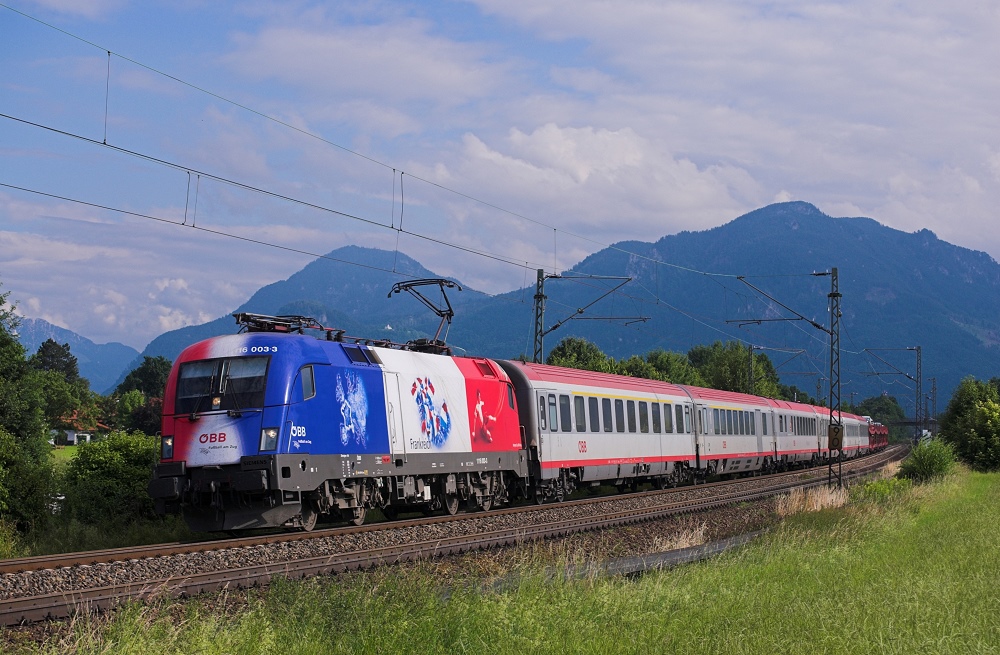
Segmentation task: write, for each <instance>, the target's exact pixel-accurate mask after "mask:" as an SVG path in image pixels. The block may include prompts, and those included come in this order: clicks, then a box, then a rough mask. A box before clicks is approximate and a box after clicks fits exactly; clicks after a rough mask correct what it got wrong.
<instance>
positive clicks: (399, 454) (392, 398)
mask: <svg viewBox="0 0 1000 655" xmlns="http://www.w3.org/2000/svg"><path fill="white" fill-rule="evenodd" d="M383 379H384V380H385V411H386V422H387V423H388V429H389V448H390V450H391V451H392V458H393V459H396V460H399V459H401V460H403V461H404V462H405V461H406V435H404V434H403V416H402V404H401V403H400V400H399V373H390V372H385V373H384V377H383Z"/></svg>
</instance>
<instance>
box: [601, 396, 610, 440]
mask: <svg viewBox="0 0 1000 655" xmlns="http://www.w3.org/2000/svg"><path fill="white" fill-rule="evenodd" d="M601 416H602V417H603V419H604V431H605V432H611V429H612V428H611V399H610V398H601Z"/></svg>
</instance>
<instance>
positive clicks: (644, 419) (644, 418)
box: [639, 400, 649, 432]
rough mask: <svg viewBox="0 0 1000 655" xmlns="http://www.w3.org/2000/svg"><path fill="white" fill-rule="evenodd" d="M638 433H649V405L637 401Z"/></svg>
mask: <svg viewBox="0 0 1000 655" xmlns="http://www.w3.org/2000/svg"><path fill="white" fill-rule="evenodd" d="M639 432H649V403H647V402H643V401H641V400H640V401H639Z"/></svg>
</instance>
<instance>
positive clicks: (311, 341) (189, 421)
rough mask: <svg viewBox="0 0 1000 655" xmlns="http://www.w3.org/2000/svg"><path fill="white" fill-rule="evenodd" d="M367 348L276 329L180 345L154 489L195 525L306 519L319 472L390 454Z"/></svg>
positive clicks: (341, 471) (376, 372)
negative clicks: (169, 447) (167, 447)
mask: <svg viewBox="0 0 1000 655" xmlns="http://www.w3.org/2000/svg"><path fill="white" fill-rule="evenodd" d="M369 352H370V351H367V349H366V348H363V347H360V346H355V345H348V344H342V343H339V342H332V341H320V340H317V339H315V338H312V337H310V336H304V335H297V334H274V333H251V334H243V335H235V336H230V337H218V338H216V339H209V340H207V341H205V342H201V343H199V344H195V345H194V346H192V347H190V348H188V349H186V350H185V351H184V353H182V354H181V356H180V357H179V358H178V361H177V362H176V363H175V365H174V371H173V372H172V374H171V379H170V383H168V389H167V390H166V394H165V396H166V397H165V402H164V409H165V410H168V412H167V413H166V414H165V416H164V421H163V434H164V435H165V436H164V439H165V440H166V439H167V438H168V437H169V441H170V443H171V444H173V445H175V446H176V451H175V452H176V455H171V456H167V453H166V452H164V453H163V455H164V456H163V457H162V460H163V461H161V463H160V464H159V465H158V466H157V468H156V471H155V473H154V478H153V480H152V481H151V482H150V486H149V491H150V494H151V495H152V496H153V497H154V499H156V500H157V502H158V505H160V507H161V508H162V509H164V510H166V509H168V508H171V507H172V508H175V509H176V508H179V509H180V510H181V511H182V512H183V514H184V516H185V519H186V520H187V522H188V523H189V525H191V527H192V528H193V529H196V530H207V531H212V530H236V529H248V528H254V527H260V526H265V525H281V524H287V523H291V524H293V525H294V524H295V523H296V522H298V521H301V520H303V519H302V517H301V516H300V514H301V513H302V511H303V510H302V508H303V504H304V503H303V501H304V500H305V498H306V496H307V494H311V493H314V491H315V490H316V489H317V488H319V487H320V486H321V485H322V484H323V483H324V481H325V480H327V479H328V478H342V477H350V476H351V475H352V474H353V471H354V467H356V466H357V464H358V463H360V462H361V461H362V456H365V455H368V456H369V457H368V458H367V459H368V460H371V461H376V460H377V461H383V459H384V461H386V462H387V461H388V459H389V457H388V455H389V436H388V429H387V423H386V413H385V391H384V387H383V374H382V369H381V367H380V366H379V365H378V363H377V360H376V359H375V357H374V356H373V355H368V354H366V353H369ZM254 385H257V386H259V385H263V389H262V390H261V389H257V388H256V387H255V386H254ZM261 392H262V393H261ZM170 409H172V410H173V411H172V412H171V411H169V410H170ZM372 455H377V457H371V456H372ZM169 460H173V461H169Z"/></svg>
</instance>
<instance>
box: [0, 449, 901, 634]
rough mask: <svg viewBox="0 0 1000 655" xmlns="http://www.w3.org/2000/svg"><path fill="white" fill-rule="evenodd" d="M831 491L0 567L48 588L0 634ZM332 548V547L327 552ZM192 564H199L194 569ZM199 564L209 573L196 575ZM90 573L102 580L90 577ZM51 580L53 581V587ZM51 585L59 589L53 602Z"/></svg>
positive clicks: (585, 509)
mask: <svg viewBox="0 0 1000 655" xmlns="http://www.w3.org/2000/svg"><path fill="white" fill-rule="evenodd" d="M904 452H905V451H904V450H903V449H901V448H890V449H888V450H886V451H885V452H883V453H879V454H876V455H871V456H868V457H866V458H862V459H859V460H853V461H852V462H849V463H845V467H844V468H845V471H844V473H845V478H847V479H850V478H856V477H858V476H861V475H866V474H867V473H870V472H871V471H873V470H876V469H878V468H881V467H882V466H884V465H885V464H886V463H887V462H888V461H890V460H892V459H898V458H899V457H901V456H902V455H903V453H904ZM826 483H827V476H826V470H825V468H816V469H810V470H806V471H796V472H792V473H786V474H780V475H774V476H767V477H757V478H743V479H738V480H733V481H726V482H719V483H712V484H707V485H697V486H693V487H681V488H677V489H672V490H665V491H649V492H640V493H633V494H625V495H621V496H604V497H595V498H584V499H580V500H574V501H567V502H564V503H558V504H551V505H543V506H537V507H527V506H524V507H513V508H505V509H500V510H495V511H492V512H489V513H473V514H465V515H458V516H439V517H430V518H421V519H411V520H404V521H394V522H392V523H383V524H375V525H369V526H361V527H341V528H332V529H328V530H317V531H315V532H309V533H290V534H287V533H286V534H276V535H264V536H254V537H245V538H237V539H222V540H217V541H210V542H199V543H192V544H165V545H158V546H147V547H137V548H126V549H115V550H107V551H91V552H88V553H73V554H68V555H60V556H46V557H34V558H24V559H18V560H7V561H5V562H3V563H0V573H2V574H3V579H5V580H6V581H7V582H11V581H15V580H16V579H18V576H22V577H23V579H24V580H26V583H25V586H30V585H29V583H35V582H37V581H35V580H33V578H38V579H39V580H41V583H39V584H38V588H34V587H33V588H32V589H31V590H29V591H28V592H27V593H22V594H20V595H18V594H13V595H11V594H9V593H8V594H7V595H8V597H7V598H4V599H3V600H0V624H3V625H17V624H22V623H27V622H35V621H42V620H46V619H54V618H62V617H66V616H70V615H72V614H73V613H75V612H79V611H93V610H106V609H109V608H112V607H114V606H115V605H117V604H119V603H122V602H125V601H128V600H134V599H143V598H150V597H154V596H158V595H164V594H166V595H171V596H193V595H195V594H199V593H202V592H207V591H215V590H219V589H223V588H231V587H252V586H257V585H265V584H267V583H268V582H269V581H270V580H271V579H272V578H274V577H275V576H281V577H287V578H303V577H310V576H314V575H322V574H329V573H338V572H344V571H349V570H354V569H361V568H366V567H371V566H377V565H380V564H389V563H396V562H404V561H412V560H417V559H422V558H428V557H434V556H439V555H448V554H455V553H462V552H466V551H470V550H474V549H484V548H491V547H499V546H510V545H516V544H519V543H524V542H528V541H533V540H539V539H546V538H554V537H561V536H565V535H568V534H572V533H575V532H582V531H587V530H599V529H607V528H613V527H616V526H621V525H627V524H632V523H640V522H644V521H652V520H655V519H657V518H661V517H665V516H671V515H676V514H681V513H693V512H703V511H707V510H711V509H714V508H717V507H721V506H724V505H729V504H732V503H738V502H747V501H753V500H758V499H762V498H767V497H770V496H774V495H777V494H780V493H784V492H786V491H788V490H790V489H792V488H795V487H811V486H819V485H823V484H826ZM326 544H334V545H333V546H332V547H331V548H325V547H324V546H326ZM321 545H322V546H321ZM266 549H278V550H279V551H281V552H283V553H285V555H286V557H285V558H283V559H282V558H280V557H279V558H278V559H277V560H276V559H274V558H273V557H272V556H270V555H267V556H263V557H260V556H258V555H259V551H264V550H266ZM213 558H214V559H217V560H219V562H221V563H217V564H214V565H213V564H212V563H211V561H209V562H204V561H202V560H205V559H208V560H212V559H213ZM192 559H198V561H197V562H194V566H192V562H191V560H192ZM199 563H200V564H203V565H205V566H207V569H208V570H197V568H198V565H199ZM160 564H162V565H163V566H160ZM192 568H193V569H195V570H192ZM102 569H103V571H102ZM112 569H114V571H113V574H112V575H111V577H112V578H115V579H117V578H119V577H120V576H118V574H119V573H126V574H128V576H131V578H130V579H128V580H126V581H123V582H116V583H114V584H105V585H96V586H88V585H87V584H86V583H87V581H88V580H98V581H99V580H102V579H104V577H105V575H104V574H105V573H107V572H108V571H110V570H112ZM134 570H148V571H149V573H143V572H142V571H140V572H139V574H138V575H136V574H135V571H134ZM157 571H159V572H160V574H159V575H157V573H156V572H157ZM168 571H169V573H167V572H168ZM93 572H96V574H91V573H93ZM47 579H50V580H49V581H48V582H46V580H47ZM60 581H62V582H60ZM81 581H82V582H81ZM64 584H65V585H66V586H63V585H64ZM46 585H48V586H49V587H52V589H50V590H49V591H48V592H46V589H47V587H46ZM39 589H40V591H39Z"/></svg>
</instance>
